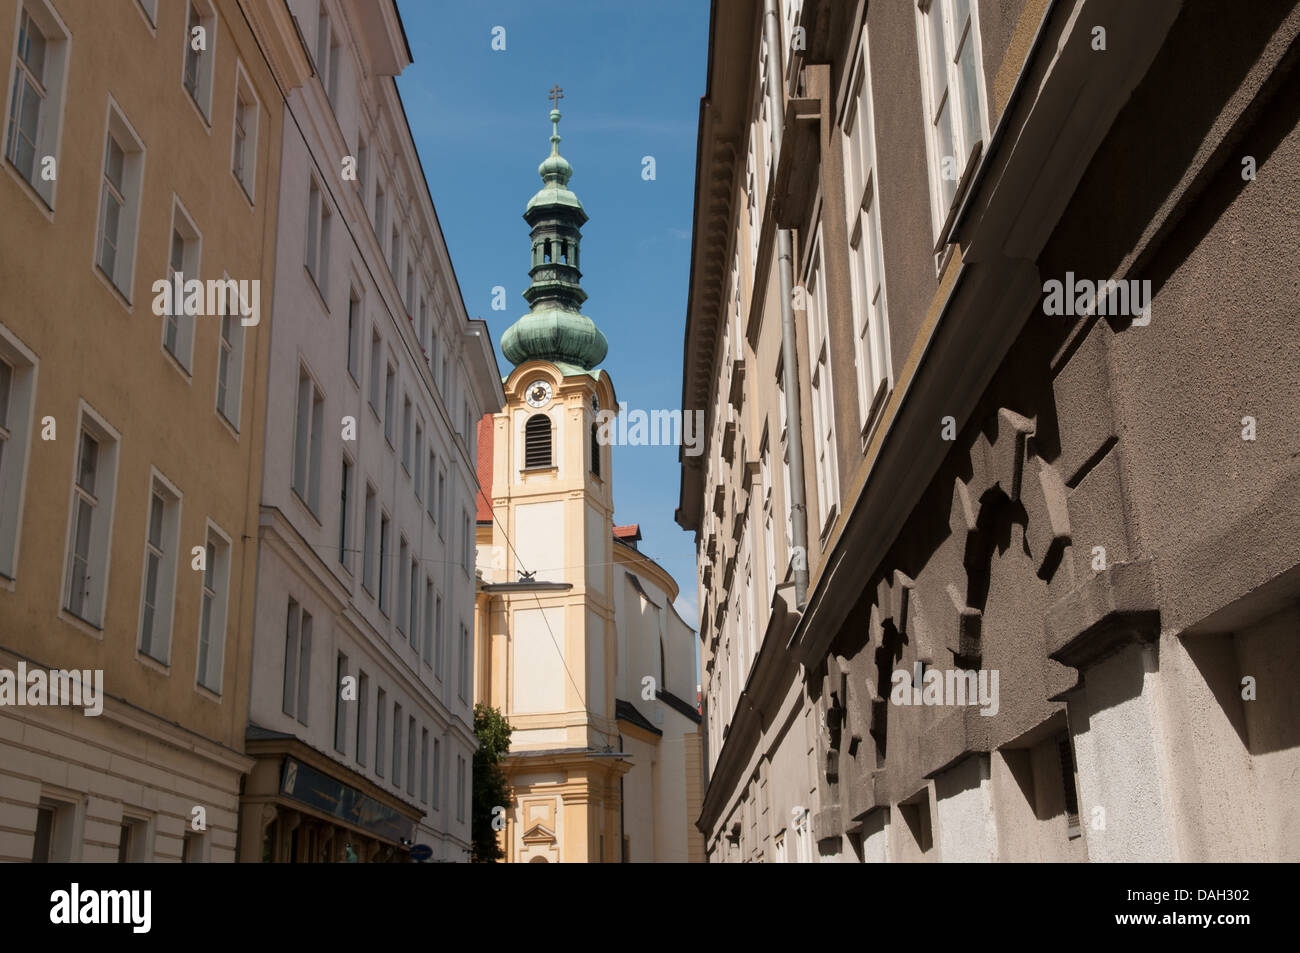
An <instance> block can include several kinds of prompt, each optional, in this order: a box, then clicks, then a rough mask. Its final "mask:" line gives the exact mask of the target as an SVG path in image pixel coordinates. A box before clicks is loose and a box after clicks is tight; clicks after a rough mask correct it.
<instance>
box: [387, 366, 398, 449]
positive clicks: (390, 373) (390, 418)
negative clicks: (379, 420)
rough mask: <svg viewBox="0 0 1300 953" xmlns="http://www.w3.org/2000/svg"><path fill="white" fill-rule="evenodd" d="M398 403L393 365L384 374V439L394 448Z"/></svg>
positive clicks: (395, 371) (395, 373) (395, 372)
mask: <svg viewBox="0 0 1300 953" xmlns="http://www.w3.org/2000/svg"><path fill="white" fill-rule="evenodd" d="M396 402H397V370H396V369H395V368H394V367H393V365H392V364H389V365H387V370H386V371H385V372H384V439H385V440H387V441H388V446H389V447H392V446H393V424H394V417H395V414H394V405H395V403H396Z"/></svg>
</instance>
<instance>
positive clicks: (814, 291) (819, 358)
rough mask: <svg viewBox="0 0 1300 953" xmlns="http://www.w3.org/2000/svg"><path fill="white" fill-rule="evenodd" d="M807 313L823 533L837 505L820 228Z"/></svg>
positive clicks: (810, 272) (807, 284)
mask: <svg viewBox="0 0 1300 953" xmlns="http://www.w3.org/2000/svg"><path fill="white" fill-rule="evenodd" d="M804 288H805V290H806V294H805V303H806V305H807V309H808V353H809V354H810V355H812V358H811V364H812V375H811V376H812V405H813V441H812V443H813V453H814V455H815V458H816V465H817V467H816V468H817V512H818V514H819V515H820V518H821V529H822V532H823V533H824V532H825V531H826V529H827V528H828V527H829V526H830V521H831V517H832V516H833V515H834V513H835V507H836V504H837V503H838V502H839V480H838V479H837V474H836V467H837V464H836V458H835V402H834V388H833V386H832V383H831V359H830V340H829V329H828V320H827V319H828V317H829V316H828V314H827V309H826V282H825V276H824V270H823V262H822V236H821V228H820V227H819V228H818V229H817V235H816V238H815V239H814V241H813V248H812V254H811V256H810V257H809V265H808V276H807V278H806V279H805V280H804Z"/></svg>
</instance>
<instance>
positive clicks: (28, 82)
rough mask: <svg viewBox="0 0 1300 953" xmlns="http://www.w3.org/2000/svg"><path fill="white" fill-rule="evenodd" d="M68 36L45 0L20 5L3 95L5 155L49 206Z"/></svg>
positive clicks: (55, 159)
mask: <svg viewBox="0 0 1300 953" xmlns="http://www.w3.org/2000/svg"><path fill="white" fill-rule="evenodd" d="M69 36H70V34H69V33H68V30H67V28H66V27H65V26H64V25H63V21H62V20H60V19H59V16H58V13H56V12H55V10H54V7H53V6H52V5H50V3H48V2H47V0H23V2H22V3H21V4H20V6H19V11H18V40H17V44H16V47H15V49H14V61H13V69H12V71H11V72H10V76H11V78H12V86H11V88H10V91H9V98H8V99H7V100H6V102H7V103H8V106H9V111H8V115H7V119H6V122H5V158H6V159H7V160H9V162H10V164H12V165H13V167H14V168H15V169H17V170H18V173H19V175H21V176H22V177H23V179H25V180H26V181H27V183H28V184H29V185H30V186H31V187H32V188H33V189H35V190H36V194H37V195H39V196H40V197H41V199H42V200H43V201H44V202H45V204H46V205H47V206H48V207H50V208H53V207H54V184H55V181H56V180H57V168H58V165H57V163H58V152H59V135H60V132H61V129H62V110H63V93H64V89H65V86H66V80H67V71H68V38H69ZM47 158H48V159H51V160H53V163H52V164H51V163H48V162H47V161H46V160H47ZM50 173H55V174H54V175H51V174H50Z"/></svg>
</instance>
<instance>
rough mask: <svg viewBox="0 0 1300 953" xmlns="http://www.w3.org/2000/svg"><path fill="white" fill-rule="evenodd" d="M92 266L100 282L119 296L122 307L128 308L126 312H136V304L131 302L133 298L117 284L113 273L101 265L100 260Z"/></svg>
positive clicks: (114, 294)
mask: <svg viewBox="0 0 1300 953" xmlns="http://www.w3.org/2000/svg"><path fill="white" fill-rule="evenodd" d="M91 267H92V269H93V270H94V272H95V277H97V278H98V279H99V280H100V283H102V284H103V285H104V287H105V288H107V289H108V290H109V291H111V292H112V293H113V296H114V297H115V298H117V300H118V303H119V304H120V305H122V307H124V308H126V313H127V314H134V313H135V306H134V305H133V304H132V303H131V299H130V298H128V297H127V296H126V293H125V292H124V291H123V290H122V289H121V288H119V287H118V286H117V282H116V281H114V280H113V277H112V275H110V274H109V273H108V272H106V271H105V270H104V269H103V268H102V267H100V264H99V262H95V263H94V265H92V266H91Z"/></svg>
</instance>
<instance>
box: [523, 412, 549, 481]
mask: <svg viewBox="0 0 1300 953" xmlns="http://www.w3.org/2000/svg"><path fill="white" fill-rule="evenodd" d="M549 466H551V418H550V417H548V416H546V414H533V416H531V417H529V418H528V423H526V424H525V425H524V468H525V469H532V468H533V467H549Z"/></svg>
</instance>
